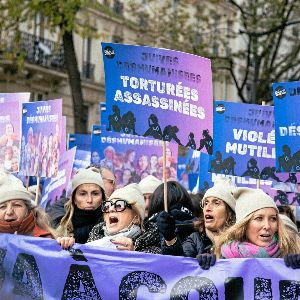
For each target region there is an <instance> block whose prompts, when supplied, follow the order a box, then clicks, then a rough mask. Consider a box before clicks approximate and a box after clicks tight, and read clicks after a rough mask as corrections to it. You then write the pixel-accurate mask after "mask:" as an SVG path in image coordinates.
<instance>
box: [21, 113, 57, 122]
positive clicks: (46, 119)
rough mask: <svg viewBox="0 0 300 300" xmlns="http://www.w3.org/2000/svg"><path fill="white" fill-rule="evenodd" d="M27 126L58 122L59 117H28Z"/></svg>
mask: <svg viewBox="0 0 300 300" xmlns="http://www.w3.org/2000/svg"><path fill="white" fill-rule="evenodd" d="M26 122H27V124H35V123H54V122H58V115H43V116H30V117H26Z"/></svg>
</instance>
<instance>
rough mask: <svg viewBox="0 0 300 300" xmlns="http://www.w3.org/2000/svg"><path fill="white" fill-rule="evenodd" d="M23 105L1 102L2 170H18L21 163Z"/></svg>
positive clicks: (0, 146)
mask: <svg viewBox="0 0 300 300" xmlns="http://www.w3.org/2000/svg"><path fill="white" fill-rule="evenodd" d="M20 142H21V105H20V103H19V102H4V103H0V170H6V171H8V172H18V171H19V165H20Z"/></svg>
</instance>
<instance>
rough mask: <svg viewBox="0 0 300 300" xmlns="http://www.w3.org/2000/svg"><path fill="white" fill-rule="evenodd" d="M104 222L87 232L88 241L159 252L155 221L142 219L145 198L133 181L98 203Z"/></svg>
mask: <svg viewBox="0 0 300 300" xmlns="http://www.w3.org/2000/svg"><path fill="white" fill-rule="evenodd" d="M102 212H103V214H104V222H103V223H100V224H97V225H96V226H95V227H94V228H93V229H92V231H91V232H90V235H89V239H88V243H87V244H90V245H97V246H102V247H109V248H114V249H118V250H129V251H140V252H148V253H160V252H161V251H160V240H159V234H158V229H157V226H156V224H153V223H151V222H147V223H144V218H145V201H144V197H143V194H142V191H141V189H140V188H139V186H138V185H137V184H135V183H133V184H129V185H127V186H126V187H124V188H121V189H118V190H116V191H115V192H113V194H112V195H111V196H110V198H109V199H108V200H107V201H104V202H103V204H102Z"/></svg>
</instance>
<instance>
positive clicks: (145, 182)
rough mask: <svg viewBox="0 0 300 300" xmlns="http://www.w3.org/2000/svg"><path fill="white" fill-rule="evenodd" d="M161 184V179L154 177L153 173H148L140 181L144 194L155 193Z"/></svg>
mask: <svg viewBox="0 0 300 300" xmlns="http://www.w3.org/2000/svg"><path fill="white" fill-rule="evenodd" d="M161 184H162V181H161V180H159V179H158V178H156V177H154V176H153V175H148V176H146V177H145V178H143V179H142V180H141V181H140V183H139V186H140V189H141V190H142V193H143V195H144V194H153V193H154V191H155V190H156V189H157V187H158V186H159V185H161Z"/></svg>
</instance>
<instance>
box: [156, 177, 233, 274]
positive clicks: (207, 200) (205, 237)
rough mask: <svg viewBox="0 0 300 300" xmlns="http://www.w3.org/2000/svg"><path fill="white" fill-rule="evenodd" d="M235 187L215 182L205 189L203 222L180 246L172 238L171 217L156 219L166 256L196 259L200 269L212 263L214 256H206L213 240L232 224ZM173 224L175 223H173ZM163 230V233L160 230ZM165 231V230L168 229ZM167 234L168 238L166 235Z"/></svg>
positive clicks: (212, 245) (225, 180) (213, 243)
mask: <svg viewBox="0 0 300 300" xmlns="http://www.w3.org/2000/svg"><path fill="white" fill-rule="evenodd" d="M234 187H235V185H234V184H233V183H232V182H231V181H230V180H229V179H223V178H221V179H218V180H217V181H216V182H215V184H214V186H213V187H212V188H210V189H208V190H207V192H206V193H205V194H204V197H203V199H202V202H201V206H202V208H203V220H200V221H199V222H197V223H196V227H197V229H198V231H197V232H193V233H192V234H191V235H190V236H189V237H187V239H186V240H184V241H182V242H181V243H180V242H179V241H178V239H177V236H176V235H175V227H174V226H173V227H174V228H173V229H172V230H171V227H172V226H168V227H167V226H166V225H165V226H163V224H162V223H164V224H166V223H168V222H169V225H171V223H172V218H171V217H168V218H165V219H166V220H162V218H161V217H160V218H159V219H158V225H159V228H160V231H163V232H164V236H165V243H164V245H163V248H162V250H163V253H164V254H168V255H178V256H179V255H182V256H188V257H197V258H198V261H199V264H200V266H201V267H202V268H204V269H206V268H207V264H214V261H215V256H209V255H206V254H210V253H212V252H213V248H214V245H215V242H216V240H217V239H218V238H219V236H220V234H221V233H222V232H223V231H224V230H225V229H226V228H228V227H230V226H232V225H233V224H234V223H235V212H234V211H235V199H234V197H233V195H232V189H233V188H234ZM173 223H174V222H173ZM163 229H165V230H163ZM167 229H168V230H167ZM168 231H170V232H169V234H168V235H167V233H168ZM171 233H172V234H171Z"/></svg>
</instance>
